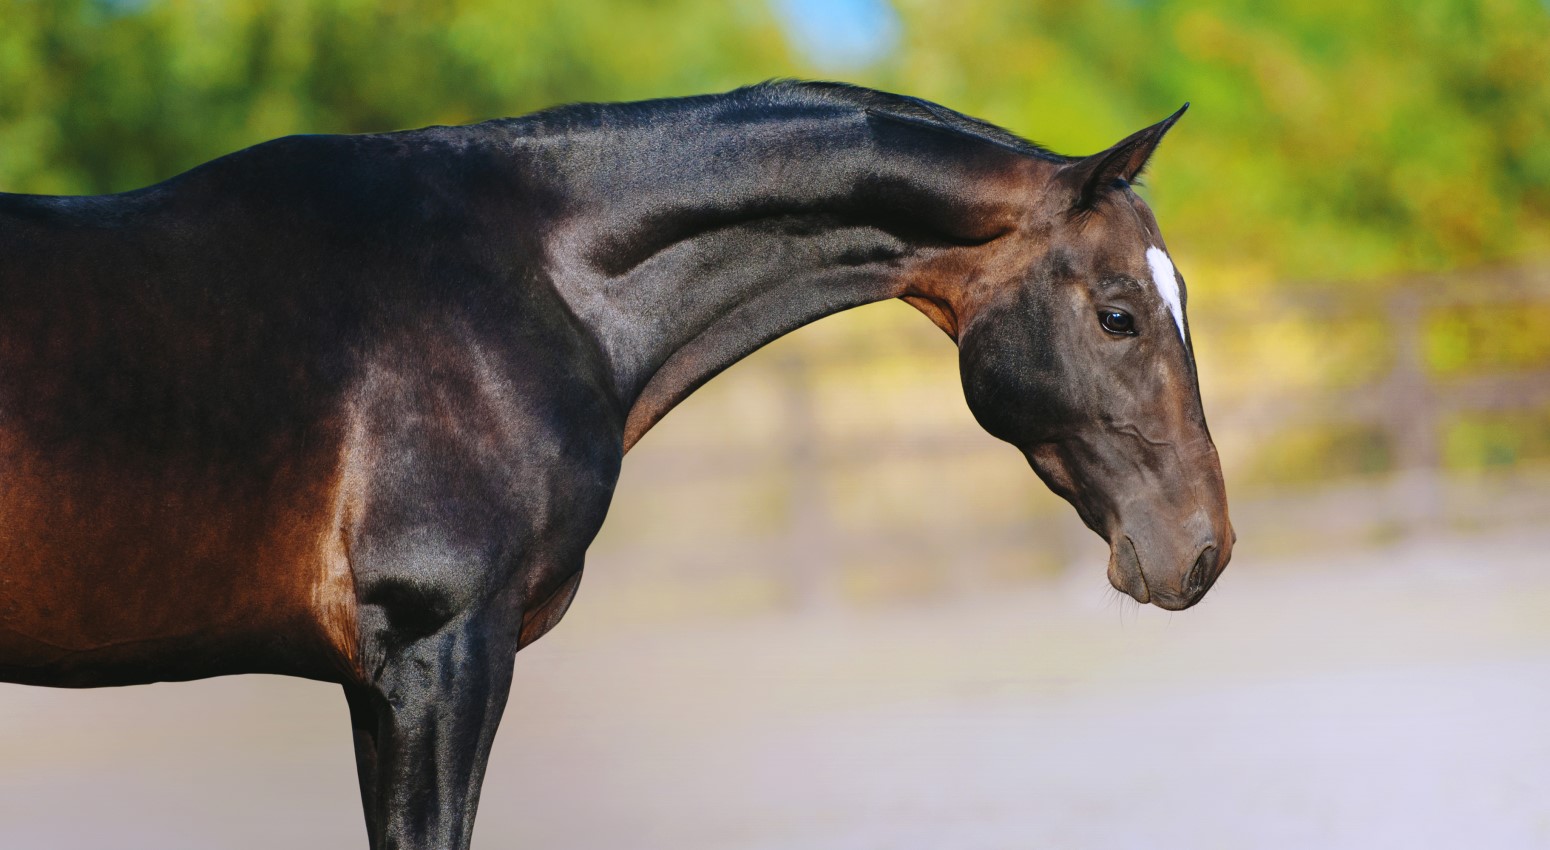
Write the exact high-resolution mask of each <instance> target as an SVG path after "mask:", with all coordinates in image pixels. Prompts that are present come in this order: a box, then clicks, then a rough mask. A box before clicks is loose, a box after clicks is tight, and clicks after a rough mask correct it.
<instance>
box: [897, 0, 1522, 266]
mask: <svg viewBox="0 0 1550 850" xmlns="http://www.w3.org/2000/svg"><path fill="white" fill-rule="evenodd" d="M898 1H899V8H900V10H901V13H902V14H903V16H904V19H905V23H906V32H907V33H908V37H909V42H908V44H907V45H906V47H905V49H904V51H903V52H902V53H901V54H900V55H899V57H898V59H897V61H896V62H894V63H893V64H892V65H891V66H890V67H889V68H888V69H887V71H886V74H885V75H886V76H887V77H888V79H889V80H890V81H893V82H896V84H897V85H898V87H900V88H904V89H908V90H910V91H912V92H915V93H919V94H921V95H922V96H926V97H931V98H935V99H939V100H942V101H944V102H946V103H949V104H952V105H954V106H956V107H959V108H961V109H963V110H965V111H968V112H971V113H980V114H982V115H983V116H984V117H986V118H989V119H991V120H995V121H998V122H1001V123H1004V124H1007V125H1009V126H1010V127H1011V128H1013V129H1015V130H1019V131H1021V132H1024V133H1026V134H1027V135H1030V136H1032V137H1034V138H1036V139H1039V140H1040V141H1043V142H1046V143H1048V144H1051V145H1052V146H1054V147H1055V148H1056V149H1057V150H1062V151H1066V152H1073V153H1085V152H1090V151H1093V150H1097V149H1101V148H1103V147H1106V146H1107V145H1109V144H1111V143H1112V142H1114V141H1116V140H1118V139H1119V138H1120V137H1122V136H1123V135H1125V134H1127V133H1130V132H1132V131H1134V130H1136V129H1139V128H1140V127H1142V126H1145V125H1146V124H1149V123H1151V122H1152V121H1156V120H1158V119H1160V118H1162V117H1163V116H1165V115H1167V114H1168V112H1170V111H1172V110H1173V109H1175V108H1176V107H1177V106H1178V104H1179V103H1181V102H1183V101H1186V100H1189V101H1192V102H1193V105H1194V108H1193V109H1192V110H1191V112H1190V114H1189V115H1188V116H1187V117H1186V118H1185V119H1184V121H1183V123H1181V124H1180V126H1179V127H1178V128H1177V129H1176V130H1175V131H1174V133H1173V135H1172V136H1171V137H1170V138H1169V140H1168V141H1167V143H1165V144H1164V145H1163V148H1162V151H1161V153H1160V154H1159V156H1158V161H1157V163H1156V164H1155V166H1154V173H1155V174H1156V184H1157V189H1156V191H1155V193H1153V194H1154V198H1153V200H1154V204H1155V206H1156V207H1157V208H1158V215H1159V218H1160V219H1161V220H1162V221H1163V222H1165V223H1166V227H1167V229H1168V233H1169V235H1170V239H1171V241H1172V242H1173V243H1174V244H1173V247H1174V250H1175V251H1180V249H1181V248H1182V249H1183V251H1182V253H1185V254H1187V257H1186V259H1200V260H1203V261H1206V262H1207V263H1209V264H1210V266H1211V267H1213V268H1215V269H1217V270H1219V271H1222V272H1225V274H1222V275H1215V276H1213V278H1214V280H1221V281H1222V282H1223V283H1226V284H1229V285H1230V284H1232V283H1235V282H1237V281H1236V280H1235V278H1240V277H1257V278H1259V279H1262V280H1274V279H1285V278H1287V277H1323V278H1339V279H1347V278H1354V277H1372V276H1377V275H1383V274H1390V273H1394V272H1398V271H1402V270H1413V269H1435V268H1449V267H1456V266H1462V265H1474V264H1479V263H1482V262H1487V261H1496V260H1502V259H1506V258H1511V257H1518V256H1523V255H1525V254H1530V253H1534V254H1542V253H1544V252H1545V251H1546V250H1547V249H1550V86H1547V85H1546V84H1545V74H1546V71H1547V69H1550V8H1547V7H1546V5H1545V4H1544V3H1542V2H1540V0H1479V1H1478V2H1477V1H1476V0H1455V1H1454V2H1437V3H1422V4H1415V3H1407V2H1403V1H1402V0H1377V2H1358V3H1353V2H1348V0H1345V1H1344V2H1342V0H1319V1H1318V2H1307V3H1262V2H1250V0H1206V1H1205V2H1189V3H1185V2H1146V0H1103V2H1092V3H1070V2H1062V0H982V2H977V3H973V4H959V3H951V4H949V3H936V2H928V0H898ZM1234 271H1239V272H1241V274H1233V273H1232V272H1234ZM1213 278H1203V277H1202V276H1200V275H1198V274H1197V275H1195V276H1194V277H1193V278H1192V283H1201V284H1204V285H1205V286H1206V287H1207V288H1211V287H1215V286H1217V285H1219V284H1217V283H1215V282H1214V280H1213Z"/></svg>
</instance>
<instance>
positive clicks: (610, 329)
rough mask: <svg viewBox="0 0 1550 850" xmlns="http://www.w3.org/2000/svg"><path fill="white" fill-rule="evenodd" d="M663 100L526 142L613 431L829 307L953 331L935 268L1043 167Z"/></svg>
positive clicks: (987, 151)
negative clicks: (619, 410) (910, 318)
mask: <svg viewBox="0 0 1550 850" xmlns="http://www.w3.org/2000/svg"><path fill="white" fill-rule="evenodd" d="M668 103H672V104H675V107H674V108H673V109H671V110H664V112H663V113H662V114H656V115H650V116H639V115H633V116H630V117H631V118H633V121H631V122H624V123H626V124H627V126H619V125H617V124H611V123H610V122H601V123H602V126H589V127H588V128H586V129H584V130H579V131H573V132H566V133H563V134H558V135H551V136H546V137H544V138H541V139H535V140H533V141H532V143H531V147H530V150H531V151H532V161H533V162H534V163H535V167H536V168H537V169H538V170H540V171H542V172H543V174H544V180H545V182H546V183H548V185H549V186H550V187H551V188H552V191H553V192H554V197H555V198H557V199H558V200H557V201H556V202H555V204H556V207H557V209H556V210H555V217H554V221H555V222H556V224H555V225H554V227H553V228H552V230H551V231H550V232H549V233H548V234H547V235H546V251H547V253H548V262H549V272H550V276H551V279H552V281H553V283H554V285H555V288H556V290H557V291H558V292H559V293H560V295H561V297H562V298H564V299H565V300H566V302H567V303H568V304H569V306H570V308H571V310H572V312H573V313H574V314H575V316H576V317H577V319H578V320H579V321H580V322H581V323H582V324H583V325H584V326H585V327H586V328H587V329H588V331H589V332H590V333H591V334H592V335H593V337H594V338H595V339H596V340H597V343H598V346H599V348H600V349H601V351H602V353H603V356H604V357H605V358H606V360H607V368H608V369H609V371H610V372H611V376H612V379H613V382H614V386H615V389H616V391H617V393H618V396H619V399H620V402H621V405H622V406H623V408H624V409H625V410H626V411H627V416H626V422H625V432H624V442H625V447H626V448H628V447H630V446H631V445H633V444H634V443H635V442H636V441H637V440H639V439H640V437H641V436H642V435H643V434H644V433H645V432H646V430H647V429H649V428H650V427H651V426H652V425H653V424H655V423H656V422H657V421H658V420H659V419H660V418H661V417H662V416H663V415H665V414H666V413H667V411H668V410H670V409H671V408H672V407H673V406H674V405H676V404H677V403H678V402H679V401H681V400H682V399H683V398H685V397H686V396H688V394H689V393H691V392H693V391H694V390H695V389H696V388H698V387H699V386H700V385H701V384H703V383H704V382H705V381H707V380H709V379H710V378H711V377H713V376H715V375H716V374H717V373H719V372H720V371H721V370H723V369H725V368H726V367H728V366H730V365H731V364H732V363H734V362H736V361H737V360H739V359H741V358H743V357H744V356H746V355H748V354H749V353H751V352H752V351H754V350H755V349H757V348H759V347H760V346H762V345H764V344H765V343H767V342H769V341H771V340H773V339H775V338H776V337H779V336H781V335H783V334H785V333H787V332H789V331H792V330H794V329H796V328H798V327H800V326H802V325H805V324H807V323H809V322H811V321H814V320H816V319H818V318H821V317H823V316H827V315H829V314H831V313H836V312H839V311H841V310H845V309H848V308H851V307H856V306H859V305H862V304H867V303H870V302H873V301H880V300H883V299H887V298H897V297H905V298H906V299H907V300H910V301H911V303H913V304H915V305H916V306H917V307H920V308H921V309H922V310H923V312H926V313H927V315H929V316H931V317H932V318H933V320H935V321H937V323H938V324H939V325H942V326H943V327H944V329H947V330H949V332H950V333H951V332H952V316H951V313H952V306H951V304H950V303H948V302H949V301H950V298H947V297H943V296H941V295H940V293H942V292H945V291H950V288H951V287H950V286H949V285H946V282H947V279H948V278H951V277H953V276H956V275H972V274H973V270H974V268H975V267H976V266H978V265H981V264H982V258H983V256H984V255H985V254H986V253H987V250H989V249H988V246H992V245H994V244H995V243H996V242H997V241H998V240H999V239H1000V238H1001V237H1003V236H1005V235H1007V234H1009V233H1011V232H1012V231H1014V230H1015V229H1016V227H1017V226H1018V223H1019V215H1020V210H1021V209H1022V208H1023V205H1024V204H1025V203H1026V196H1025V193H1026V191H1027V186H1028V185H1030V181H1029V175H1030V172H1031V171H1033V170H1034V169H1036V168H1037V167H1039V166H1040V165H1043V164H1044V163H1040V162H1038V161H1037V160H1035V159H1032V158H1030V157H1027V156H1025V155H1021V154H1019V153H1016V152H1014V151H1011V150H1008V149H1007V148H1005V147H1002V146H999V145H996V144H993V143H990V142H987V141H986V140H984V139H982V138H976V137H973V136H969V135H966V134H963V133H959V132H954V131H953V130H951V129H950V128H945V127H940V126H934V125H931V124H930V123H928V122H919V121H914V120H908V119H900V118H898V117H896V116H889V115H884V114H878V113H875V112H872V111H869V110H866V109H861V108H857V107H837V106H828V107H815V106H812V105H802V106H792V107H787V108H784V109H780V108H774V107H771V106H769V105H767V104H766V105H763V106H761V107H760V108H752V107H750V106H749V105H748V104H746V103H740V102H736V101H718V100H716V99H704V100H691V101H688V102H683V105H682V106H676V104H678V103H679V102H668ZM648 118H649V119H650V120H647V119H648Z"/></svg>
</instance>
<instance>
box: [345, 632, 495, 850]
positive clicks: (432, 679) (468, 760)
mask: <svg viewBox="0 0 1550 850" xmlns="http://www.w3.org/2000/svg"><path fill="white" fill-rule="evenodd" d="M507 619H508V618H506V617H495V616H491V615H489V614H481V615H473V616H463V617H459V618H456V619H454V620H453V621H451V622H449V623H447V624H446V625H445V626H444V627H443V628H441V629H440V630H438V631H437V632H436V633H434V634H432V635H429V636H427V637H424V638H421V639H419V640H416V641H414V642H412V643H410V644H407V645H405V646H403V647H400V648H397V649H394V650H392V651H390V652H387V653H385V656H384V661H383V663H382V664H381V666H380V668H379V670H378V672H377V673H376V675H375V677H374V678H373V681H372V682H371V683H370V684H367V685H347V686H346V687H345V696H346V698H347V699H348V700H349V703H350V723H351V725H352V726H353V727H354V731H355V760H356V769H357V771H358V773H359V776H360V783H361V802H362V805H363V808H364V809H365V814H366V831H367V834H368V835H369V836H370V839H371V847H372V849H373V850H388V848H393V850H464V848H467V847H468V843H469V839H470V836H471V834H472V832H473V825H474V811H475V809H476V808H477V806H478V803H479V787H480V784H481V783H482V782H483V780H484V769H485V763H486V762H487V761H488V759H489V755H490V745H491V744H492V743H493V742H494V740H495V730H496V727H497V726H498V725H499V724H500V718H501V712H502V711H503V710H504V709H505V706H506V696H507V694H508V693H509V692H510V689H511V674H512V662H513V657H514V656H515V654H516V646H517V643H516V642H517V634H516V633H517V624H515V623H509V622H506V620H507Z"/></svg>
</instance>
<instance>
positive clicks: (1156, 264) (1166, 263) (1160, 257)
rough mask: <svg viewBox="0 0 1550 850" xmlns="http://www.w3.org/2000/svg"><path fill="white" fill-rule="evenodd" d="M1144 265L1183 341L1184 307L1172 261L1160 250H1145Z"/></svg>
mask: <svg viewBox="0 0 1550 850" xmlns="http://www.w3.org/2000/svg"><path fill="white" fill-rule="evenodd" d="M1146 264H1147V265H1149V266H1151V267H1152V283H1153V284H1155V285H1156V286H1157V292H1158V294H1160V295H1161V296H1162V299H1163V302H1164V303H1166V304H1167V305H1168V310H1169V312H1171V313H1173V323H1174V324H1176V325H1178V326H1179V339H1181V340H1182V339H1184V338H1185V337H1184V305H1183V304H1182V303H1180V302H1179V278H1178V275H1176V274H1174V271H1173V261H1172V260H1170V259H1168V254H1167V253H1166V252H1164V251H1163V249H1161V248H1148V249H1146Z"/></svg>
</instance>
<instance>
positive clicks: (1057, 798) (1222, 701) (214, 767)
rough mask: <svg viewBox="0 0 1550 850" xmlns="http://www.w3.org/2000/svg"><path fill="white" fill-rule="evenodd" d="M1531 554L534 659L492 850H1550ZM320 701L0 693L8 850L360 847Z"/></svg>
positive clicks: (636, 642)
mask: <svg viewBox="0 0 1550 850" xmlns="http://www.w3.org/2000/svg"><path fill="white" fill-rule="evenodd" d="M1547 553H1550V528H1546V529H1540V530H1521V529H1520V530H1518V531H1513V532H1507V533H1498V534H1493V535H1489V536H1480V537H1449V538H1447V539H1439V540H1431V541H1415V542H1410V543H1406V544H1403V545H1397V546H1393V547H1389V548H1385V549H1373V550H1366V551H1361V552H1355V553H1346V554H1341V555H1335V556H1328V557H1324V558H1321V559H1318V560H1317V561H1313V560H1308V559H1305V560H1302V561H1275V560H1271V559H1256V558H1255V557H1253V553H1252V551H1249V550H1247V549H1244V550H1240V552H1239V555H1238V557H1237V558H1236V559H1235V563H1234V565H1233V568H1232V569H1230V570H1229V571H1228V573H1227V574H1226V575H1225V576H1224V578H1223V579H1222V581H1221V583H1220V584H1219V585H1218V587H1217V588H1216V589H1215V590H1213V592H1212V595H1211V597H1210V598H1209V599H1208V600H1207V601H1206V603H1205V604H1203V605H1202V606H1200V607H1198V608H1196V609H1194V610H1192V611H1188V612H1183V613H1179V614H1173V615H1170V614H1167V613H1166V612H1161V611H1157V610H1155V609H1152V608H1145V609H1137V608H1136V607H1135V606H1134V605H1133V604H1131V603H1128V602H1121V601H1120V600H1118V599H1117V598H1115V597H1114V596H1113V595H1112V594H1111V593H1109V592H1108V591H1106V590H1105V589H1104V582H1103V578H1102V567H1101V564H1096V563H1095V564H1094V566H1093V568H1092V569H1091V570H1089V571H1086V572H1084V573H1081V574H1077V575H1072V576H1071V577H1069V578H1067V579H1063V580H1061V581H1059V582H1054V583H1051V584H1048V585H1046V586H1042V587H1029V588H1026V589H1018V590H1016V591H1008V592H1006V593H1004V594H999V595H994V596H992V595H986V594H978V595H971V596H965V597H961V598H957V599H954V600H951V601H948V602H938V603H930V604H926V603H922V604H919V605H914V606H908V607H898V606H895V607H891V608H888V609H886V610H873V611H867V610H862V611H855V610H841V611H829V612H825V613H821V614H813V615H803V616H797V615H765V616H762V617H759V618H757V619H754V620H739V621H733V622H711V621H706V620H703V619H701V620H698V621H696V622H693V623H680V624H674V625H663V624H640V623H636V624H631V625H627V626H623V625H618V624H617V623H615V622H613V621H610V620H608V619H607V618H605V617H604V616H603V614H602V613H595V614H589V613H588V605H587V597H588V585H589V584H591V585H594V586H603V585H606V584H607V582H608V581H609V580H610V579H609V577H608V576H606V575H602V574H593V575H589V576H588V578H587V581H586V582H584V583H583V587H582V592H581V595H580V598H579V599H578V601H577V604H576V607H575V608H574V609H573V611H572V613H571V614H570V616H569V618H568V619H567V620H566V622H565V623H564V624H563V625H562V626H561V627H560V628H559V629H557V630H556V631H555V632H554V633H553V634H551V635H550V636H548V637H546V638H545V639H544V640H542V641H540V642H539V643H538V644H536V645H535V646H534V647H532V648H531V649H529V650H527V651H525V652H524V653H523V654H522V656H521V658H520V659H519V662H518V672H517V685H516V692H515V693H514V695H513V697H512V702H511V707H510V708H509V709H508V712H507V715H506V723H505V726H504V727H503V729H502V732H501V735H500V738H499V739H498V741H497V745H496V753H495V756H494V759H493V762H492V766H491V768H490V775H489V780H488V782H487V784H486V786H485V791H484V801H483V804H482V806H481V813H480V819H479V828H478V831H477V834H476V838H475V846H476V847H480V848H486V850H490V849H491V848H554V849H555V850H583V848H587V849H588V850H590V849H591V848H599V849H600V848H624V849H625V850H638V849H641V848H675V850H678V848H728V849H729V850H766V848H768V849H769V850H774V849H775V848H802V850H828V848H834V850H841V848H844V850H852V848H878V850H884V849H885V848H900V850H903V848H931V850H935V849H936V848H952V849H953V850H991V848H1045V847H1058V848H1104V850H1114V848H1121V849H1123V848H1190V850H1196V849H1197V848H1198V849H1201V850H1204V848H1363V850H1370V848H1389V847H1395V848H1398V847H1404V848H1434V847H1435V848H1458V847H1478V848H1495V850H1515V848H1550V554H1547ZM364 842H365V831H364V828H363V827H362V825H361V821H360V815H359V812H358V798H357V796H356V791H355V778H354V767H353V763H352V761H351V755H350V742H349V735H348V732H347V729H346V721H345V710H344V703H343V700H342V698H340V696H339V695H338V693H337V691H336V689H335V688H332V687H329V686H325V685H321V684H316V683H309V682H301V681H290V680H284V679H279V678H273V677H241V678H232V679H225V680H215V681H208V682H198V683H190V684H179V685H158V686H153V687H142V688H128V689H116V690H100V691H85V692H69V691H53V690H46V689H35V688H23V687H17V686H0V848H5V850H13V848H25V849H27V850H30V848H39V850H43V848H48V850H65V848H103V850H130V849H131V848H146V850H152V848H154V850H180V848H188V849H189V850H194V848H198V850H206V848H233V850H238V848H260V847H262V848H274V847H284V848H337V847H360V846H364Z"/></svg>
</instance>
